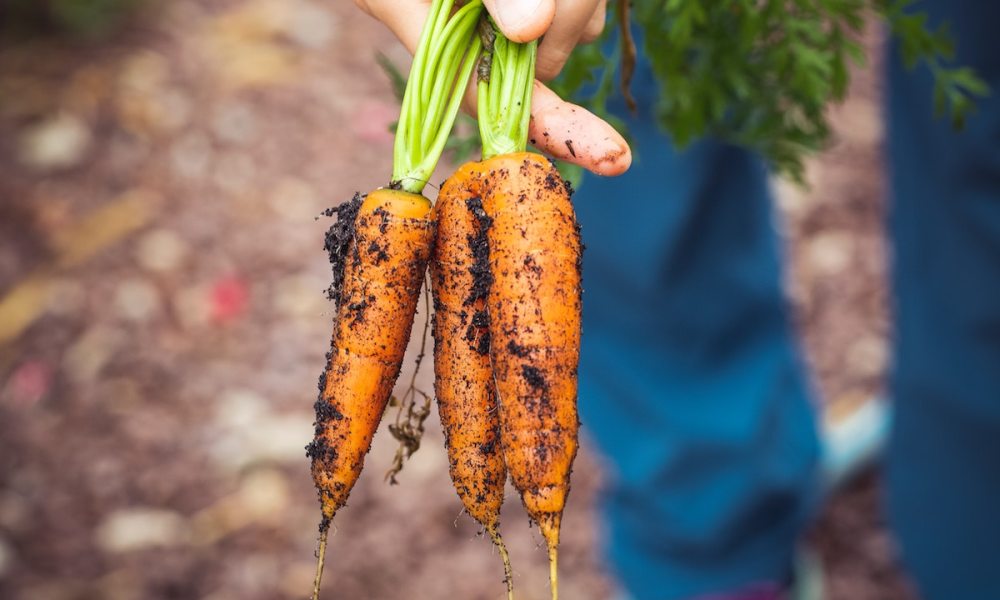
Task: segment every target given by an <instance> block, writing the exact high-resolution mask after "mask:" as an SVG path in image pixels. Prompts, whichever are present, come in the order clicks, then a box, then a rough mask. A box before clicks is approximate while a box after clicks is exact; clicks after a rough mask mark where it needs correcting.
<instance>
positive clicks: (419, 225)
mask: <svg viewBox="0 0 1000 600" xmlns="http://www.w3.org/2000/svg"><path fill="white" fill-rule="evenodd" d="M352 204H353V205H354V206H348V207H345V208H344V209H343V210H342V214H341V218H344V217H347V220H346V223H344V224H343V225H342V227H341V228H340V229H339V233H341V234H343V235H342V236H341V237H340V238H339V239H338V238H337V237H336V236H333V239H332V240H328V246H330V250H331V254H332V255H334V258H335V259H336V260H335V264H334V270H335V272H336V271H337V270H339V271H340V274H339V277H338V276H335V280H334V289H333V291H334V296H335V300H336V303H337V307H338V309H339V313H338V317H337V322H336V325H335V328H334V334H333V341H332V343H331V349H330V353H329V355H328V362H327V367H326V370H325V371H324V372H323V374H322V375H321V376H320V380H319V391H320V395H319V399H318V400H317V401H316V405H315V408H316V424H315V432H314V433H315V437H314V439H313V441H312V442H311V443H310V444H309V445H308V446H307V447H306V449H307V452H306V454H307V456H309V457H310V458H311V459H312V474H313V479H314V481H315V483H316V488H317V490H318V491H319V496H320V504H321V508H322V513H323V518H322V521H321V524H320V531H321V536H322V538H323V539H324V540H325V537H326V532H327V530H328V529H329V526H330V521H331V520H332V519H333V517H334V515H335V514H336V512H337V510H339V509H340V508H341V507H342V506H344V504H345V503H346V501H347V496H348V494H349V493H350V491H351V488H352V487H354V484H355V482H356V481H357V479H358V476H359V475H360V474H361V468H362V466H363V465H364V458H365V454H367V453H368V449H369V447H370V446H371V442H372V437H373V436H374V435H375V430H376V429H377V428H378V424H379V421H380V420H381V418H382V413H383V411H384V410H385V405H386V402H387V401H388V399H389V395H390V394H391V393H392V387H393V385H394V384H395V382H396V378H397V377H398V375H399V371H400V366H401V364H402V361H403V353H404V351H405V350H406V344H407V341H408V340H409V337H410V329H411V327H412V325H413V315H414V313H415V310H416V305H417V301H418V300H419V297H420V284H421V282H422V280H423V277H424V270H425V269H426V265H427V260H428V259H429V257H430V249H431V245H432V244H433V239H434V226H433V221H431V219H430V202H428V201H427V199H426V198H424V197H423V196H419V195H416V194H411V193H408V192H401V191H396V190H391V189H380V190H376V191H374V192H372V193H371V194H369V195H368V197H367V198H365V199H364V201H363V202H362V201H361V198H360V197H357V198H356V199H355V200H354V201H353V202H352ZM354 211H356V216H354V215H351V214H350V213H351V212H354ZM351 217H353V219H351ZM335 231H336V230H335ZM317 585H318V581H317ZM316 591H317V592H318V588H317V590H316Z"/></svg>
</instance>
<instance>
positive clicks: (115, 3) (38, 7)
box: [0, 0, 142, 37]
mask: <svg viewBox="0 0 1000 600" xmlns="http://www.w3.org/2000/svg"><path fill="white" fill-rule="evenodd" d="M141 3H142V0H7V1H6V2H0V23H3V24H4V25H5V27H4V28H5V29H6V30H7V31H9V32H12V33H15V34H20V35H30V34H34V33H38V32H43V31H53V32H58V33H69V34H73V35H80V36H84V37H96V36H100V35H103V34H106V33H108V32H109V31H111V30H112V29H114V28H115V27H116V26H118V25H119V24H121V23H122V21H124V19H126V18H127V17H128V16H129V15H131V14H132V12H133V11H134V10H135V9H136V8H137V7H138V6H139V5H140V4H141Z"/></svg>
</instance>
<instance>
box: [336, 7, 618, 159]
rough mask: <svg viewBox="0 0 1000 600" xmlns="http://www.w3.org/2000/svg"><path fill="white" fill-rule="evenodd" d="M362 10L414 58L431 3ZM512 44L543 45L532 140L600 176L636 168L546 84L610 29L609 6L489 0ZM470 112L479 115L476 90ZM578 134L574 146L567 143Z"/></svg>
mask: <svg viewBox="0 0 1000 600" xmlns="http://www.w3.org/2000/svg"><path fill="white" fill-rule="evenodd" d="M355 4H357V5H358V7H359V8H361V10H363V11H365V12H366V13H368V14H369V15H371V16H372V17H374V18H375V19H377V20H379V21H381V22H382V23H384V24H385V25H386V26H387V27H388V28H389V29H390V30H391V31H392V32H393V33H394V34H395V35H396V37H398V38H399V40H400V41H401V42H402V43H403V45H404V46H406V48H407V49H408V50H409V51H410V53H411V54H412V53H413V52H414V51H415V50H416V47H417V43H418V41H419V39H420V31H421V28H422V27H423V23H424V21H425V20H426V18H427V13H428V11H429V9H430V0H355ZM483 4H484V5H485V6H486V10H487V11H489V13H490V15H491V16H492V17H493V20H494V22H495V23H496V24H497V27H499V28H500V30H501V31H502V32H503V34H504V35H505V36H507V38H508V39H511V40H513V41H516V42H529V41H531V40H535V39H538V38H540V37H542V36H543V35H544V36H545V37H544V39H542V40H541V41H540V42H539V45H538V59H537V63H536V76H537V78H538V80H539V81H536V82H535V89H534V94H533V98H532V103H531V123H530V125H529V128H528V138H529V139H530V140H531V141H532V144H533V145H534V146H535V147H536V148H538V149H539V150H541V151H542V152H544V153H546V154H549V155H551V156H553V157H555V158H558V159H561V160H564V161H566V162H570V163H574V164H577V165H580V166H581V167H583V168H585V169H587V170H589V171H591V172H593V173H596V174H598V175H620V174H622V173H624V172H625V171H627V170H628V168H629V166H630V165H631V164H632V152H631V150H630V149H629V147H628V143H626V141H625V139H624V138H623V137H622V136H621V135H620V134H619V133H618V132H617V131H615V129H614V128H613V127H611V125H609V124H608V123H606V122H605V121H604V120H602V119H600V118H599V117H597V116H596V115H594V114H593V113H591V112H590V111H588V110H587V109H585V108H583V107H581V106H577V105H576V104H572V103H570V102H566V101H564V100H563V99H561V98H559V96H557V95H556V93H555V92H553V91H552V90H551V89H549V88H548V87H547V86H546V85H545V84H544V83H542V82H544V81H548V80H550V79H552V78H553V77H555V76H556V75H558V74H559V71H560V70H561V69H562V66H563V64H565V62H566V59H567V58H568V57H569V55H570V52H572V50H573V48H574V47H575V46H576V45H577V44H581V43H587V42H590V41H593V40H594V39H595V38H597V36H598V35H600V33H601V30H602V29H603V28H604V15H605V12H606V11H605V8H606V0H483ZM465 96H466V97H465V108H466V110H467V111H468V112H469V113H470V114H473V115H474V114H475V113H476V94H475V87H474V86H470V88H469V90H468V91H467V93H466V95H465ZM570 133H571V134H572V136H573V137H572V139H573V145H572V146H571V147H570V146H568V145H567V144H565V143H564V140H565V139H566V137H567V136H566V134H570Z"/></svg>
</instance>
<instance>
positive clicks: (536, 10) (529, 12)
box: [483, 0, 556, 43]
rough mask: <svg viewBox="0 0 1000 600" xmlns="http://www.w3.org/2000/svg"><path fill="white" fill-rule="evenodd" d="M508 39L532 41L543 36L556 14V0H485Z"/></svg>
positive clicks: (521, 41) (484, 2)
mask: <svg viewBox="0 0 1000 600" xmlns="http://www.w3.org/2000/svg"><path fill="white" fill-rule="evenodd" d="M483 4H484V5H486V10H487V11H489V13H490V15H491V16H492V17H493V20H494V21H495V22H496V24H497V27H499V28H500V31H502V32H503V34H504V35H505V36H507V39H509V40H511V41H514V42H520V43H524V42H530V41H531V40H536V39H538V38H540V37H542V34H543V33H545V32H546V31H547V30H548V28H549V26H550V25H552V19H553V18H554V17H555V14H556V0H483Z"/></svg>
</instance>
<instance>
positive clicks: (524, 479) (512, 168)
mask: <svg viewBox="0 0 1000 600" xmlns="http://www.w3.org/2000/svg"><path fill="white" fill-rule="evenodd" d="M482 167H483V169H485V170H487V175H486V178H487V180H488V181H489V184H487V185H486V186H485V193H484V195H483V207H484V208H485V209H486V213H487V214H488V215H490V218H491V219H492V223H491V225H490V228H489V230H488V231H487V239H488V240H489V253H490V254H489V255H490V272H491V273H492V275H493V283H492V285H491V286H490V291H489V297H488V306H489V314H490V337H491V343H492V347H493V351H492V356H493V371H494V375H495V376H496V385H497V390H498V392H499V394H500V406H501V410H500V420H501V439H502V441H503V450H504V460H505V462H506V464H507V469H508V470H509V471H510V475H511V480H512V482H513V484H514V487H515V488H517V490H518V491H519V492H520V493H521V501H522V502H523V504H524V507H525V509H526V510H527V512H528V514H529V515H530V516H531V518H532V519H533V520H534V521H535V522H536V523H538V527H539V529H540V530H541V532H542V536H543V537H544V538H545V542H546V545H547V546H548V549H549V558H550V573H551V583H552V595H553V598H555V597H557V594H558V586H557V582H558V577H557V570H556V564H557V560H556V557H557V548H558V545H559V528H560V524H561V520H562V512H563V508H564V506H565V504H566V496H567V494H568V493H569V487H570V471H571V469H572V464H573V459H574V458H575V457H576V450H577V429H578V426H579V420H578V418H577V409H576V397H577V367H578V364H579V359H580V310H581V287H580V260H581V256H582V247H581V244H580V235H579V230H578V228H577V225H576V217H575V215H574V212H573V207H572V205H571V204H570V201H569V194H568V193H567V189H566V187H565V186H564V184H563V181H562V179H561V178H560V177H559V173H558V172H557V171H556V169H555V167H553V166H552V165H551V164H549V162H548V161H547V160H545V159H544V158H543V157H541V156H539V155H537V154H531V153H528V152H522V153H515V154H505V155H502V156H497V157H494V158H491V159H488V160H486V161H484V162H483V165H482Z"/></svg>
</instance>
